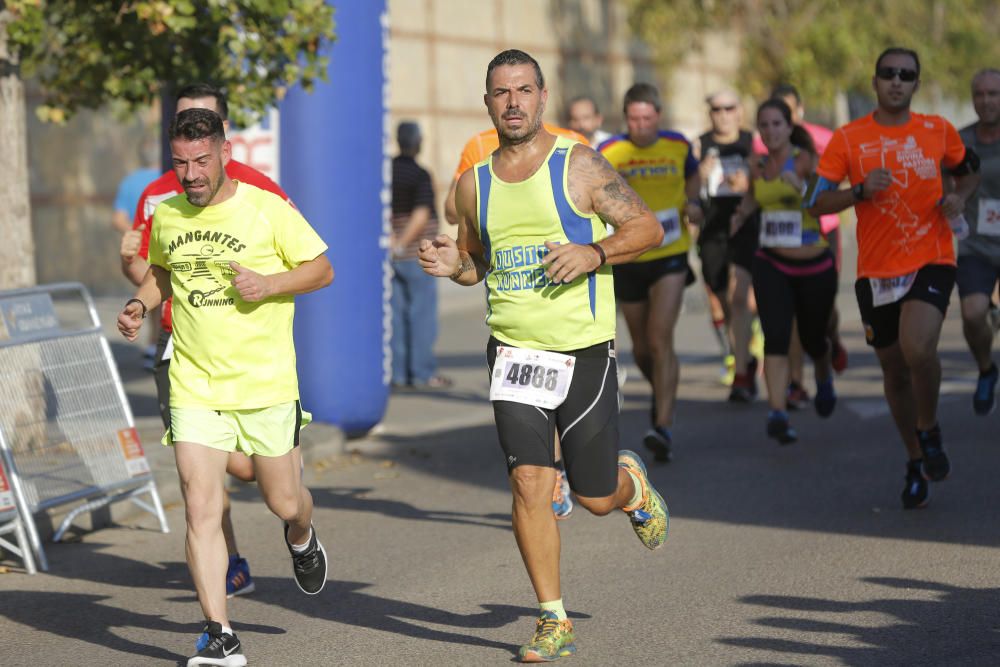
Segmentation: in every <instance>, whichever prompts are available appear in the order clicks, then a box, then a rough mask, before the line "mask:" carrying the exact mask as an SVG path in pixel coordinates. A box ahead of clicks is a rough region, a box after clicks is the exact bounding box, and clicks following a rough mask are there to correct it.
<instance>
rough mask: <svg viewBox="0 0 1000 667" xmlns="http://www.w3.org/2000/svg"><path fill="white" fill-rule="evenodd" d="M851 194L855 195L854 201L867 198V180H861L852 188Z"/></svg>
mask: <svg viewBox="0 0 1000 667" xmlns="http://www.w3.org/2000/svg"><path fill="white" fill-rule="evenodd" d="M851 194H853V195H854V201H863V200H864V198H865V182H864V181H861V182H860V183H858V184H857V185H855V186H854V187H853V188H851Z"/></svg>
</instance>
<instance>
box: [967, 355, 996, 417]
mask: <svg viewBox="0 0 1000 667" xmlns="http://www.w3.org/2000/svg"><path fill="white" fill-rule="evenodd" d="M998 378H1000V372H998V371H997V365H996V364H993V365H991V366H990V370H988V371H986V372H985V373H980V374H979V380H978V381H977V382H976V393H974V394H973V395H972V409H973V410H974V411H975V413H976V414H977V415H980V416H982V415H988V414H990V413H991V412H993V409H994V408H996V406H997V397H996V391H997V379H998Z"/></svg>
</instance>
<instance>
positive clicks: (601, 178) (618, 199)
mask: <svg viewBox="0 0 1000 667" xmlns="http://www.w3.org/2000/svg"><path fill="white" fill-rule="evenodd" d="M589 167H590V168H589V169H588V170H587V172H588V178H587V180H588V181H589V183H588V185H590V186H591V187H592V189H591V192H592V193H593V194H592V195H591V196H592V199H593V204H594V212H595V213H597V215H598V216H600V218H601V220H603V221H604V222H606V223H608V224H610V225H612V226H614V227H620V226H621V225H623V224H624V223H626V222H628V221H629V220H632V219H633V218H637V217H639V216H641V215H643V214H645V213H647V212H648V211H649V208H648V207H647V206H646V204H645V202H643V201H642V199H641V198H640V197H639V195H637V194H636V193H635V190H633V189H632V188H630V187H629V186H628V184H627V183H626V182H625V179H623V178H622V176H621V174H619V173H618V172H617V171H615V170H614V168H613V167H612V166H611V165H610V164H609V163H608V161H607V160H606V159H604V156H602V155H600V154H598V153H595V154H594V155H593V157H592V158H591V160H590V165H589ZM594 186H596V187H594Z"/></svg>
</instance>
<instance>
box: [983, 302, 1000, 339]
mask: <svg viewBox="0 0 1000 667" xmlns="http://www.w3.org/2000/svg"><path fill="white" fill-rule="evenodd" d="M986 318H987V319H988V320H989V322H990V328H991V329H993V334H994V335H996V332H997V331H1000V307H998V306H997V305H996V304H995V303H991V304H990V309H989V311H987V313H986Z"/></svg>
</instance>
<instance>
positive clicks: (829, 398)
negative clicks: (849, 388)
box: [813, 378, 837, 417]
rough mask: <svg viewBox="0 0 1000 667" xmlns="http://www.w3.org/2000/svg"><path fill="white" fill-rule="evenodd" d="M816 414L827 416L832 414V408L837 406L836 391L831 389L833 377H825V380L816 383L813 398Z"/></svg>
mask: <svg viewBox="0 0 1000 667" xmlns="http://www.w3.org/2000/svg"><path fill="white" fill-rule="evenodd" d="M813 405H814V406H815V408H816V414H818V415H819V416H820V417H829V416H830V415H832V414H833V409H834V408H835V407H837V392H836V391H834V389H833V378H827V380H826V382H820V383H818V384H817V385H816V398H815V399H813Z"/></svg>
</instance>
